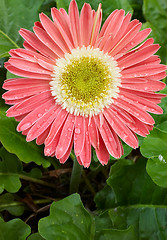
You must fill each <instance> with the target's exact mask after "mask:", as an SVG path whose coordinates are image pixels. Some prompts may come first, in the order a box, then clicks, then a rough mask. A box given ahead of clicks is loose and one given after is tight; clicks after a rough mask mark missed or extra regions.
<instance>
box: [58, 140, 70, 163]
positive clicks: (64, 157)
mask: <svg viewBox="0 0 167 240" xmlns="http://www.w3.org/2000/svg"><path fill="white" fill-rule="evenodd" d="M72 146H73V138H71V143H70V146H69V148H68V150H67V151H66V153H65V154H64V156H63V157H62V158H60V159H59V161H60V163H65V162H66V161H67V159H68V158H69V156H70V153H71V149H72Z"/></svg>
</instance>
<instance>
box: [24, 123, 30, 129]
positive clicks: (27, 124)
mask: <svg viewBox="0 0 167 240" xmlns="http://www.w3.org/2000/svg"><path fill="white" fill-rule="evenodd" d="M30 126H31V122H27V123H25V124H23V125H22V129H27V128H29V127H30Z"/></svg>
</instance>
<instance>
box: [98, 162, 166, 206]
mask: <svg viewBox="0 0 167 240" xmlns="http://www.w3.org/2000/svg"><path fill="white" fill-rule="evenodd" d="M107 183H108V185H109V186H110V187H111V188H112V189H113V191H114V193H115V203H116V204H117V206H119V205H123V206H125V205H131V204H162V203H163V204H167V189H164V188H160V187H158V186H157V185H156V184H155V183H154V182H153V181H152V180H151V178H150V177H149V175H148V174H147V172H146V159H144V158H139V159H138V160H137V162H135V163H134V162H133V161H132V160H127V159H125V160H123V159H122V160H119V161H118V162H117V163H115V164H114V165H113V166H112V167H111V171H110V177H109V178H108V180H107ZM112 189H111V190H112ZM99 201H100V199H99ZM108 207H109V205H108ZM114 207H115V204H114V201H113V200H112V202H111V204H110V208H114Z"/></svg>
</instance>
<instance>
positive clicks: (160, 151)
mask: <svg viewBox="0 0 167 240" xmlns="http://www.w3.org/2000/svg"><path fill="white" fill-rule="evenodd" d="M166 150H167V133H166V132H162V131H161V130H159V129H157V128H154V129H153V131H151V133H150V135H148V136H147V137H146V138H145V139H144V141H143V144H142V146H141V148H140V151H141V154H142V155H143V156H144V157H146V158H151V157H158V156H159V155H162V156H163V157H164V158H165V159H167V151H166Z"/></svg>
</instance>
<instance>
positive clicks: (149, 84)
mask: <svg viewBox="0 0 167 240" xmlns="http://www.w3.org/2000/svg"><path fill="white" fill-rule="evenodd" d="M121 84H122V88H128V89H132V90H139V91H140V90H141V91H146V92H147V91H160V90H162V89H164V88H165V87H166V84H165V83H164V82H160V81H152V80H144V79H143V81H142V80H141V81H140V82H135V81H132V82H130V81H129V82H128V81H127V82H126V81H125V82H124V81H122V83H121Z"/></svg>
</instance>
